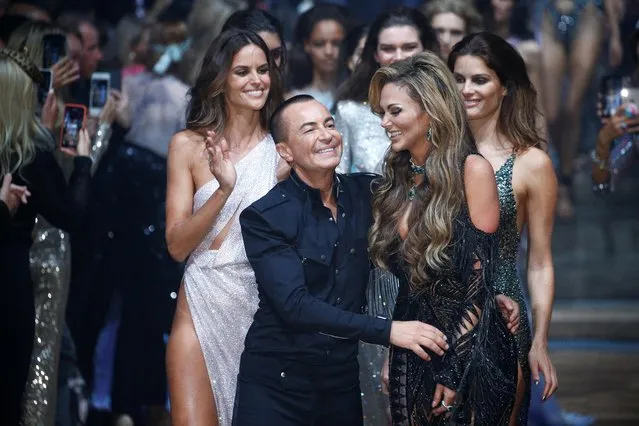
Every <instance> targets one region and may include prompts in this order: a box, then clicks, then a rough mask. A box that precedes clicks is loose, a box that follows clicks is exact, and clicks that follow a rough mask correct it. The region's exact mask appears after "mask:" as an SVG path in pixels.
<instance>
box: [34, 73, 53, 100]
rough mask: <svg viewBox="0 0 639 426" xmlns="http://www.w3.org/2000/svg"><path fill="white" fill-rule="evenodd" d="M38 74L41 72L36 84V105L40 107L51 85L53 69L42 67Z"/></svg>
mask: <svg viewBox="0 0 639 426" xmlns="http://www.w3.org/2000/svg"><path fill="white" fill-rule="evenodd" d="M40 74H42V80H41V81H40V83H39V84H38V106H40V107H42V105H44V102H45V101H46V100H47V96H48V95H49V92H50V91H51V88H52V87H53V71H51V70H48V69H46V70H45V69H42V70H40Z"/></svg>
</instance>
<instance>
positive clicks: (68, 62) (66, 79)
mask: <svg viewBox="0 0 639 426" xmlns="http://www.w3.org/2000/svg"><path fill="white" fill-rule="evenodd" d="M51 71H53V87H54V88H55V89H60V88H62V87H65V86H68V85H69V84H71V83H74V82H75V81H77V80H78V79H79V78H80V67H79V66H78V64H77V63H76V61H74V60H73V59H71V58H69V57H66V56H65V57H64V58H62V59H60V60H59V61H58V62H56V63H55V65H53V66H52V67H51Z"/></svg>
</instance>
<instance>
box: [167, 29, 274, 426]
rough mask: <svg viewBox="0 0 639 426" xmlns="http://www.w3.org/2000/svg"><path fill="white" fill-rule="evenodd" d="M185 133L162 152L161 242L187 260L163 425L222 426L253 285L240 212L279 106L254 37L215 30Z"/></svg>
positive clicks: (266, 183) (270, 65)
mask: <svg viewBox="0 0 639 426" xmlns="http://www.w3.org/2000/svg"><path fill="white" fill-rule="evenodd" d="M189 94H190V103H189V108H188V112H187V126H186V127H187V128H186V130H184V131H182V132H179V133H177V134H176V135H175V136H174V137H173V139H172V141H171V145H170V148H169V155H168V187H167V205H166V221H167V224H166V229H167V231H166V239H167V245H168V248H169V252H170V253H171V255H172V256H173V257H174V258H175V259H176V260H180V261H183V260H185V259H186V258H187V257H188V263H187V266H186V269H185V273H184V279H183V285H182V286H181V289H180V293H179V296H178V306H177V309H176V313H175V317H174V320H173V328H172V331H171V336H170V339H169V344H168V348H167V370H168V377H169V390H170V397H171V411H172V419H173V425H178V426H179V425H198V426H200V425H220V426H227V425H230V424H231V419H232V410H233V401H234V397H235V387H236V377H237V372H238V367H239V361H240V354H241V352H242V350H243V349H244V337H245V335H246V331H247V329H248V327H249V325H250V323H251V321H252V319H253V314H254V313H255V310H256V309H257V302H258V299H257V286H256V284H255V277H254V274H253V270H252V269H251V266H250V265H249V262H248V260H247V258H246V254H245V252H244V245H243V243H242V239H241V238H242V237H241V233H240V226H239V221H238V218H239V214H240V212H241V211H242V210H243V209H244V208H245V207H246V206H248V205H250V204H251V203H252V202H253V201H255V200H257V199H259V198H260V197H262V196H263V195H265V194H266V193H267V192H268V191H269V190H270V189H271V188H272V187H273V186H274V185H275V183H276V169H277V165H278V159H279V157H278V155H277V153H276V151H275V144H274V143H273V140H272V138H271V136H270V135H269V134H268V133H267V130H266V129H267V122H268V119H269V117H270V114H271V112H272V111H273V109H274V108H275V107H276V106H277V105H278V104H279V103H280V102H281V100H282V89H281V85H280V78H279V72H278V71H277V68H276V66H275V63H274V61H273V59H272V57H271V56H270V54H269V50H268V47H267V46H266V44H265V43H264V41H263V40H262V39H261V38H260V37H259V36H257V35H256V34H255V33H252V32H248V31H243V30H229V31H226V32H224V33H222V34H221V35H220V36H219V37H218V38H217V39H216V40H215V41H214V42H213V44H212V45H211V47H210V48H209V50H208V52H207V54H206V56H205V57H204V60H203V64H202V69H201V71H200V74H199V76H198V78H197V80H196V82H195V85H194V86H193V88H191V90H190V92H189Z"/></svg>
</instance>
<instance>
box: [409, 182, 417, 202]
mask: <svg viewBox="0 0 639 426" xmlns="http://www.w3.org/2000/svg"><path fill="white" fill-rule="evenodd" d="M414 199H415V185H413V186H411V187H410V189H409V190H408V200H409V201H413V200H414Z"/></svg>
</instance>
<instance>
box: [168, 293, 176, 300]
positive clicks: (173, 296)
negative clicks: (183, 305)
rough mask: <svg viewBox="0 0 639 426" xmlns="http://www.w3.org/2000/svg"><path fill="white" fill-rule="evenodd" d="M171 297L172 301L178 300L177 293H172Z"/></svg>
mask: <svg viewBox="0 0 639 426" xmlns="http://www.w3.org/2000/svg"><path fill="white" fill-rule="evenodd" d="M169 296H171V299H173V300H175V299H177V293H176V292H174V291H172V292H171V294H170V295H169Z"/></svg>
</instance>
